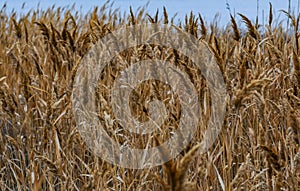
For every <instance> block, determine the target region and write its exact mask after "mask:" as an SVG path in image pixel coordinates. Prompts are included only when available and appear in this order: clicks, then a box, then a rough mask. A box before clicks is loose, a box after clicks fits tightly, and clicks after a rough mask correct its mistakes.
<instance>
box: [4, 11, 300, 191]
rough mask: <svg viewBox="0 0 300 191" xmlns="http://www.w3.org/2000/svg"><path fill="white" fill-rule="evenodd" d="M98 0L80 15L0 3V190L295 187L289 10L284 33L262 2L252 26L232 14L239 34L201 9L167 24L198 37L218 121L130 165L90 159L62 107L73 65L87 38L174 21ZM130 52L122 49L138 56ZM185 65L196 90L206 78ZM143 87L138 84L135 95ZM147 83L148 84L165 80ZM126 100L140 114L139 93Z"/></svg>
mask: <svg viewBox="0 0 300 191" xmlns="http://www.w3.org/2000/svg"><path fill="white" fill-rule="evenodd" d="M270 9H271V8H270ZM105 10H107V9H106V8H105V7H102V8H100V9H98V8H95V9H94V11H93V12H91V13H90V14H87V15H79V14H78V13H74V14H72V13H71V12H70V11H68V10H66V11H62V9H61V8H57V9H54V8H50V9H47V10H46V11H41V10H35V11H32V12H30V13H28V14H27V15H25V16H23V17H22V18H17V14H11V15H10V16H8V14H7V13H6V11H5V9H2V10H1V11H0V28H1V30H0V131H1V133H0V158H1V159H0V189H1V190H299V188H300V147H299V141H300V59H299V41H298V37H299V31H298V25H299V16H295V15H291V13H290V12H286V15H287V17H288V18H290V19H291V21H292V25H293V27H294V34H293V35H289V34H287V32H286V29H285V28H284V27H283V26H282V25H274V22H273V18H272V14H271V13H272V10H270V15H269V22H268V24H267V25H266V26H262V27H265V29H266V30H264V31H265V33H263V34H262V33H261V32H260V31H259V25H256V24H255V23H252V22H251V21H250V19H248V18H247V16H245V15H243V14H239V15H240V18H239V19H241V21H243V22H244V23H245V24H246V27H247V32H246V33H244V32H242V31H241V30H240V27H239V26H238V25H237V23H238V21H237V20H236V18H234V17H231V24H230V25H228V27H227V28H226V29H225V31H224V30H221V29H219V28H216V27H215V26H216V25H214V24H212V25H210V26H207V24H206V23H205V21H204V20H203V18H202V17H201V15H199V16H197V15H193V14H192V13H191V15H190V16H187V18H186V20H185V22H184V23H183V24H181V25H180V26H178V27H179V28H180V29H181V30H184V31H186V32H189V33H190V34H192V35H194V36H195V37H197V38H198V39H199V40H202V41H205V42H206V43H207V44H208V45H209V47H210V50H211V52H212V53H213V54H214V56H215V58H216V60H217V62H218V65H219V67H220V69H221V71H222V74H223V77H224V79H225V82H226V85H227V87H228V90H227V91H228V99H227V100H228V103H227V110H226V111H227V113H226V118H225V121H224V125H223V128H222V132H221V133H220V135H219V137H218V139H217V141H216V142H215V144H214V145H213V147H212V148H211V149H210V150H209V151H208V152H207V153H205V154H204V155H200V156H198V155H197V153H196V148H197V142H199V141H201V136H202V133H201V132H202V130H201V129H198V132H197V133H196V136H195V137H194V138H193V141H192V142H191V143H190V146H189V147H188V148H186V150H185V151H183V152H182V153H181V154H180V155H179V156H178V157H176V158H175V159H173V160H171V161H169V162H168V163H166V164H164V165H163V166H162V167H155V168H152V169H143V170H131V169H124V168H120V167H117V166H113V165H111V164H109V163H107V162H105V161H103V160H101V158H99V157H97V156H96V155H94V154H93V152H91V151H90V150H89V148H88V147H87V145H86V144H85V142H84V141H83V140H82V138H81V136H80V134H79V132H78V130H77V129H76V128H75V120H74V116H73V113H72V107H71V106H72V105H71V91H72V85H73V80H74V76H75V73H76V69H77V67H78V65H79V64H80V61H81V59H82V57H83V56H84V55H85V54H86V53H87V51H88V50H90V48H91V47H92V45H93V44H94V43H96V42H97V40H98V39H100V38H101V37H103V36H105V35H106V34H108V33H109V32H110V31H113V30H114V29H116V28H118V26H120V25H122V24H127V25H133V24H137V23H146V22H152V23H165V24H168V23H173V22H172V20H170V18H169V16H168V13H167V9H164V11H163V17H162V19H160V16H159V15H158V13H157V14H156V15H149V14H147V13H145V12H144V10H143V9H142V10H141V11H140V12H139V13H137V14H134V13H133V11H132V10H131V11H130V14H129V15H125V16H122V15H120V14H119V12H117V11H113V10H111V11H105ZM138 48H141V47H138ZM147 48H149V49H151V50H156V54H157V55H155V56H158V57H162V58H166V57H169V58H171V57H172V58H174V56H175V57H176V58H175V60H176V62H177V63H181V65H182V68H183V69H185V70H186V71H190V72H191V71H193V70H188V69H189V67H190V65H189V61H188V60H186V58H184V57H183V56H181V55H177V56H176V52H171V53H170V52H169V51H165V50H164V49H162V48H161V47H155V46H154V47H147ZM133 52H134V51H133ZM136 52H138V51H135V53H134V55H133V54H132V53H130V51H128V52H124V53H122V54H123V55H122V54H121V56H123V57H124V58H127V59H131V56H132V57H135V56H140V57H142V56H145V55H138V54H137V53H136ZM112 69H113V67H111V68H107V70H112ZM111 72H114V71H111ZM112 74H116V72H115V73H112ZM191 76H194V77H195V80H198V82H195V84H198V85H196V87H197V88H198V91H199V93H200V95H201V96H202V98H204V96H205V95H206V93H207V92H206V93H205V89H206V88H205V87H206V85H205V80H204V79H203V78H201V77H199V75H198V74H197V73H192V74H191ZM111 80H113V75H111V76H105V75H104V78H103V81H100V82H101V83H104V84H105V83H110V82H111ZM153 84H154V85H155V83H153ZM153 84H152V85H153ZM150 86H151V84H148V85H147V84H145V86H143V87H141V92H137V95H136V96H137V98H139V97H142V96H143V95H142V94H141V93H142V92H143V91H142V90H143V88H144V90H147V88H148V89H149V87H150ZM99 87H104V86H99ZM156 87H158V90H159V91H158V92H164V91H165V90H164V89H163V88H166V87H164V86H162V85H159V84H156ZM106 93H107V92H105V90H103V89H101V88H100V89H99V94H98V98H99V99H98V102H99V105H100V106H99V110H100V109H102V107H104V106H103V105H105V103H106V101H108V99H109V97H108V95H107V94H106ZM157 94H160V93H157ZM101 96H102V97H101ZM100 98H101V99H100ZM137 100H138V101H137V102H134V103H133V106H132V107H133V108H136V112H135V114H136V115H137V117H139V115H141V116H140V117H141V118H143V115H146V113H145V112H143V111H142V110H141V105H143V104H144V102H143V97H142V98H141V99H137ZM208 105H209V104H208ZM175 114H176V113H175ZM99 116H100V118H101V114H100V115H99ZM175 116H176V115H175ZM102 120H104V119H102ZM171 130H172V129H171ZM171 130H170V131H171ZM117 139H119V141H120V142H122V140H121V138H117ZM137 140H140V144H141V146H143V144H145V143H144V142H143V141H144V139H137ZM161 141H162V139H156V140H155V142H154V143H153V144H154V145H155V144H160V143H161ZM161 152H162V154H164V151H161Z"/></svg>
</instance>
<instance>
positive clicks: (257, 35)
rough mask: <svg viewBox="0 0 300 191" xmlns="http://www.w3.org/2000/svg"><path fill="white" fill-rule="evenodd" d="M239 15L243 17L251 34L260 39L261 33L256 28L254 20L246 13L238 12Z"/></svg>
mask: <svg viewBox="0 0 300 191" xmlns="http://www.w3.org/2000/svg"><path fill="white" fill-rule="evenodd" d="M238 15H239V16H240V17H242V20H243V22H244V23H245V24H246V26H247V29H248V33H249V35H250V36H252V37H253V38H254V39H256V40H260V35H259V33H258V31H257V30H256V28H255V26H254V25H253V24H252V22H251V21H250V20H249V19H248V18H247V17H246V16H245V15H243V14H241V13H238Z"/></svg>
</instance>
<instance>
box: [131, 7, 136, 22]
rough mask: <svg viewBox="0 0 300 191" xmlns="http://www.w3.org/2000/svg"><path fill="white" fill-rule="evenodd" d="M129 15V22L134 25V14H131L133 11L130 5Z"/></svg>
mask: <svg viewBox="0 0 300 191" xmlns="http://www.w3.org/2000/svg"><path fill="white" fill-rule="evenodd" d="M130 17H131V23H132V24H133V25H135V23H136V22H135V16H134V14H133V11H132V7H131V6H130Z"/></svg>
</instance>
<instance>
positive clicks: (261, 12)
mask: <svg viewBox="0 0 300 191" xmlns="http://www.w3.org/2000/svg"><path fill="white" fill-rule="evenodd" d="M23 2H25V1H22V0H9V1H6V4H7V7H6V11H7V12H8V13H11V11H12V10H15V11H17V12H18V13H20V14H24V13H26V12H27V11H29V10H30V9H35V8H37V7H38V5H39V7H40V8H42V9H46V8H48V7H51V6H52V5H53V4H55V5H56V7H58V6H61V7H65V6H70V7H71V6H72V5H73V4H74V3H75V10H76V11H80V12H81V13H87V12H88V11H90V10H92V9H93V7H95V6H102V5H103V4H104V3H105V2H106V1H104V0H89V1H79V0H64V1H61V0H51V1H49V0H31V1H26V3H25V4H24V6H23ZM111 2H112V1H111ZM147 2H148V1H144V0H115V1H114V4H113V7H114V8H120V10H121V11H123V12H124V11H126V12H128V11H129V6H132V7H133V10H137V9H138V8H139V7H142V6H144V5H146V4H147ZM269 2H271V3H272V4H273V10H274V11H273V14H274V19H275V20H276V19H277V21H278V22H279V21H282V20H284V19H286V17H285V16H284V15H283V14H282V13H281V12H280V10H281V9H284V10H288V4H289V3H288V2H289V1H288V0H273V1H267V0H259V1H257V0H209V1H204V0H151V1H149V2H148V6H147V11H149V12H150V13H152V14H154V13H155V12H156V10H157V9H160V13H162V8H163V6H166V8H167V11H168V13H169V15H170V16H173V15H174V14H175V13H177V17H176V19H175V21H178V19H181V20H183V19H184V15H185V14H189V13H190V11H193V12H194V13H195V14H198V13H200V14H201V15H202V16H203V17H204V18H205V20H206V22H208V23H210V22H212V21H213V20H214V18H215V16H216V14H219V17H218V18H217V19H218V23H219V25H223V26H224V25H226V24H227V23H228V22H229V21H230V18H229V12H231V14H232V15H236V14H237V13H242V14H244V15H246V16H247V17H248V18H250V19H251V20H252V21H254V20H255V18H256V16H257V15H258V18H259V22H260V23H261V24H263V23H265V22H266V21H267V19H268V14H269ZM4 3H5V1H3V0H1V1H0V6H1V7H2V6H3V5H4ZM257 3H258V4H257ZM257 5H258V9H257ZM291 11H293V12H294V13H299V0H291ZM236 17H237V18H238V16H236ZM263 18H264V19H263Z"/></svg>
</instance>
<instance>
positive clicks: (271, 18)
mask: <svg viewBox="0 0 300 191" xmlns="http://www.w3.org/2000/svg"><path fill="white" fill-rule="evenodd" d="M269 4H270V11H269V26H270V27H271V26H272V22H273V7H272V3H271V2H269Z"/></svg>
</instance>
